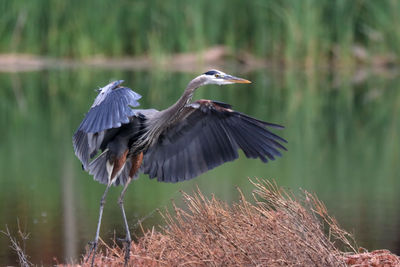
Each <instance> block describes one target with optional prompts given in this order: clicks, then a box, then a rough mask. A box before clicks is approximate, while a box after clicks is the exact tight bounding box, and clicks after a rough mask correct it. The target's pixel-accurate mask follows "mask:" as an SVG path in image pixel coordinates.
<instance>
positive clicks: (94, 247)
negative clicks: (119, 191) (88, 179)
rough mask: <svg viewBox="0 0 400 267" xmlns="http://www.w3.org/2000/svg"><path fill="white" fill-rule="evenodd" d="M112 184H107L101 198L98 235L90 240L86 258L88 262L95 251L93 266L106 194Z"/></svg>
mask: <svg viewBox="0 0 400 267" xmlns="http://www.w3.org/2000/svg"><path fill="white" fill-rule="evenodd" d="M110 186H111V184H108V185H107V188H106V190H105V191H104V194H103V196H102V197H101V200H100V212H99V221H98V222H97V230H96V237H95V238H94V241H93V242H90V245H91V248H90V251H89V254H88V256H87V258H86V262H87V261H88V260H89V258H90V255H91V254H92V253H93V256H92V263H91V266H92V267H93V264H94V256H95V254H96V248H97V243H98V242H99V234H100V225H101V217H103V208H104V204H105V203H106V195H107V193H108V189H110Z"/></svg>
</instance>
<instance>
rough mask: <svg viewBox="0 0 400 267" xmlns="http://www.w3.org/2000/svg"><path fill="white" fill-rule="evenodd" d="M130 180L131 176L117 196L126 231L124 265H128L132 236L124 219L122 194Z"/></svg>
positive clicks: (123, 194)
mask: <svg viewBox="0 0 400 267" xmlns="http://www.w3.org/2000/svg"><path fill="white" fill-rule="evenodd" d="M131 181H132V179H131V178H129V179H128V181H126V184H125V186H124V189H122V192H121V195H120V196H119V199H118V204H119V206H120V207H121V211H122V217H123V218H124V224H125V232H126V237H125V240H124V242H125V263H124V266H125V267H127V266H128V261H129V257H130V250H131V242H132V238H131V232H130V231H129V226H128V221H127V220H126V215H125V209H124V196H125V193H126V189H128V185H129V184H130V182H131Z"/></svg>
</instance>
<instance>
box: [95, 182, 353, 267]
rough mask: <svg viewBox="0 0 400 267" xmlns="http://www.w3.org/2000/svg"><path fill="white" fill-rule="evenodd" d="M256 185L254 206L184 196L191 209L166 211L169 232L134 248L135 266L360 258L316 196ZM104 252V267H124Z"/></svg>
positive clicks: (116, 254) (118, 256)
mask: <svg viewBox="0 0 400 267" xmlns="http://www.w3.org/2000/svg"><path fill="white" fill-rule="evenodd" d="M252 183H253V185H254V186H255V190H254V191H253V197H254V200H255V201H254V203H251V202H249V201H247V200H246V199H245V197H244V196H243V194H242V193H241V191H240V190H239V189H238V192H239V194H240V201H239V202H238V203H235V204H233V205H232V206H229V205H228V204H226V203H225V202H222V201H219V200H217V199H215V198H214V197H212V198H211V199H209V198H206V197H205V196H204V195H203V194H202V193H201V192H200V191H197V192H195V193H194V194H193V196H191V195H189V194H186V193H182V195H183V199H184V201H185V203H186V205H185V207H184V208H179V207H176V206H175V205H174V210H175V212H174V213H175V214H174V215H172V214H171V213H169V212H163V217H164V219H165V222H166V226H165V227H163V228H162V229H161V231H155V230H154V229H153V230H151V231H147V232H146V233H145V234H144V236H143V237H142V238H140V239H139V241H138V242H137V243H132V250H131V260H130V265H131V266H347V265H346V259H347V257H346V256H345V253H344V252H343V251H349V252H351V254H353V253H355V252H356V249H355V248H354V246H353V245H352V244H354V242H353V240H352V238H351V236H350V235H349V234H348V233H347V232H345V231H343V230H342V229H341V228H340V227H339V226H338V224H337V223H336V221H335V220H334V219H333V218H332V217H330V216H329V215H328V214H327V211H326V208H325V206H324V205H323V204H322V203H321V202H320V201H319V200H318V199H317V198H316V197H315V196H314V195H312V194H310V193H308V192H306V191H302V192H301V196H300V197H295V196H294V195H293V194H292V193H290V192H288V191H286V190H284V189H282V188H278V187H277V186H276V185H275V184H273V183H270V182H268V181H265V180H256V181H255V182H254V181H252ZM104 246H105V247H104ZM103 248H105V252H103V253H98V255H97V256H96V260H95V262H96V264H97V265H98V266H120V265H123V260H124V257H123V251H122V250H121V249H120V248H118V247H117V246H113V247H108V246H107V245H106V244H105V243H104V242H103ZM339 248H340V249H339ZM103 251H104V249H103Z"/></svg>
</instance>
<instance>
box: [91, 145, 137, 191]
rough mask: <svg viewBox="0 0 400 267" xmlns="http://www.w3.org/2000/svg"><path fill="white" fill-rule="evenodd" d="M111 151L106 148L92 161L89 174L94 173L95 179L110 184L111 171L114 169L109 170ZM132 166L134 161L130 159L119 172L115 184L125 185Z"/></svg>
mask: <svg viewBox="0 0 400 267" xmlns="http://www.w3.org/2000/svg"><path fill="white" fill-rule="evenodd" d="M110 153H111V152H110V151H109V150H108V149H106V150H104V151H103V153H101V154H100V155H99V156H98V157H97V158H96V159H95V160H93V161H92V162H90V164H89V166H88V171H89V174H91V175H93V179H94V180H96V181H98V182H99V183H102V184H108V182H109V181H108V179H109V172H111V171H112V168H111V169H110V170H109V167H110V163H109V161H108V160H109V159H110ZM107 166H109V167H107ZM131 166H132V163H131V161H130V160H128V161H127V162H126V163H125V164H124V166H123V167H122V170H121V171H120V172H119V173H118V174H117V177H116V179H115V180H114V185H119V184H122V185H124V184H125V183H126V181H128V178H129V170H130V169H131Z"/></svg>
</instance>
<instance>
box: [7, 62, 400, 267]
mask: <svg viewBox="0 0 400 267" xmlns="http://www.w3.org/2000/svg"><path fill="white" fill-rule="evenodd" d="M225 71H226V72H231V73H232V74H236V75H238V76H243V77H245V78H248V79H250V80H252V81H253V82H254V83H253V84H251V85H230V86H224V87H219V86H207V87H204V88H201V89H199V90H198V92H197V93H196V96H195V98H197V99H199V98H208V99H215V100H219V101H223V102H227V103H230V104H232V105H233V106H234V108H235V109H237V110H239V111H242V112H245V113H247V114H250V115H252V116H255V117H257V118H260V119H263V120H267V121H270V122H274V123H280V124H283V125H285V126H286V129H285V130H283V131H281V132H279V134H280V135H282V136H283V137H285V138H286V139H287V140H288V141H289V144H288V146H287V147H288V149H289V151H288V152H286V153H284V157H283V158H280V159H278V160H276V161H274V162H270V163H268V164H263V163H262V162H260V161H257V160H248V159H245V158H244V156H243V154H241V157H240V159H239V160H237V161H235V162H231V163H227V164H225V165H223V166H221V167H218V168H216V169H214V170H212V171H210V172H208V173H206V174H204V175H202V176H201V177H198V178H197V179H194V180H192V181H188V182H184V183H179V184H162V183H158V182H156V181H154V180H149V179H148V178H147V177H146V176H140V179H139V180H138V181H135V182H133V183H132V184H131V186H130V188H129V190H128V193H127V196H126V210H127V216H128V220H129V223H130V226H131V229H132V231H133V232H135V234H136V236H140V233H141V230H139V227H137V225H136V223H137V221H138V219H140V218H143V217H146V219H145V220H144V222H143V226H144V227H147V228H149V227H151V226H153V225H158V224H160V223H161V220H160V216H159V215H157V213H156V212H154V211H155V210H156V209H157V208H161V209H163V208H165V207H170V206H171V205H170V203H171V202H170V200H171V199H175V200H177V202H178V205H179V201H178V200H179V199H180V193H179V190H184V191H186V192H191V191H192V190H194V189H195V188H196V186H198V187H199V188H200V189H201V190H202V191H203V192H204V193H206V194H207V195H210V194H211V193H213V194H215V195H216V196H217V197H218V198H220V199H223V200H226V201H228V202H231V201H235V200H237V199H238V197H237V192H236V189H235V186H239V187H241V188H242V189H243V191H244V192H245V194H247V195H249V193H250V192H251V189H252V186H251V185H250V183H249V182H248V180H247V177H250V178H252V177H261V178H268V179H272V178H273V179H276V181H277V184H278V185H279V186H285V187H289V188H291V189H294V190H297V189H298V188H300V187H301V188H303V189H306V190H308V191H311V192H315V193H316V194H317V195H318V197H319V198H320V199H321V200H322V201H323V202H324V203H325V204H326V206H327V207H328V210H329V212H330V214H331V215H333V216H334V217H336V219H337V220H338V221H339V223H340V224H341V226H343V227H344V228H345V229H346V230H348V231H350V232H353V233H354V235H355V238H356V240H357V241H358V244H359V245H360V246H363V247H365V248H367V249H369V250H372V249H377V248H388V249H390V250H392V251H393V252H395V253H400V196H399V193H398V190H399V189H400V179H399V178H400V161H399V160H400V153H399V149H400V146H399V145H400V144H399V143H400V141H399V135H400V119H399V112H400V90H399V89H400V78H399V77H398V75H388V74H374V73H369V72H361V73H358V74H349V73H348V72H346V71H339V72H338V73H325V72H322V73H314V74H307V73H304V72H301V71H287V72H281V71H280V72H275V71H273V70H261V71H256V72H251V73H247V74H246V73H245V74H243V72H241V71H240V70H229V69H226V70H225ZM196 75H197V73H194V74H187V73H184V74H183V73H169V72H136V71H135V72H131V71H118V70H113V71H110V70H102V69H76V70H63V69H61V70H50V71H40V72H26V73H11V74H10V73H0V86H1V88H0V127H1V130H0V144H1V150H0V229H1V230H4V229H5V225H8V226H9V228H10V230H11V231H13V233H15V234H16V229H17V227H16V224H17V223H16V222H17V219H18V220H19V222H20V225H21V227H22V229H23V230H24V229H26V231H27V232H29V233H30V237H29V240H28V241H27V242H26V248H27V253H28V255H30V256H31V261H32V262H34V263H37V264H45V265H47V264H52V263H53V264H54V263H55V261H54V260H53V258H54V257H55V258H57V259H58V261H59V262H72V261H75V262H76V261H77V260H78V259H79V255H81V253H82V252H83V251H84V246H85V245H86V243H87V242H88V241H90V240H92V239H93V237H94V233H95V227H96V222H97V216H98V205H99V200H100V197H101V195H102V193H103V191H104V189H105V187H104V186H103V185H100V184H98V183H96V182H94V181H93V179H92V177H91V176H89V175H88V174H87V173H85V172H83V171H82V169H81V166H80V164H79V161H78V159H77V158H76V157H75V156H74V153H73V150H72V141H71V138H72V134H73V132H74V131H75V129H76V128H77V126H78V125H79V123H80V121H81V120H82V118H83V115H84V113H85V112H87V110H88V108H89V106H90V105H91V103H92V101H93V99H94V97H95V95H96V93H95V92H94V89H95V88H98V87H101V86H104V85H105V84H107V83H108V82H109V81H110V80H114V79H115V80H116V79H123V80H125V85H127V86H129V87H131V88H132V89H134V90H135V91H136V92H138V93H140V94H141V95H142V96H143V98H142V100H141V105H142V107H144V108H148V107H155V108H157V109H162V108H165V107H167V106H168V105H170V104H172V103H174V101H175V100H176V99H177V98H178V97H179V96H180V94H181V93H182V91H183V89H184V88H185V86H186V84H187V82H188V81H189V80H190V79H192V78H193V77H194V76H196ZM120 190H121V188H113V189H112V190H111V193H110V194H109V196H108V199H107V203H106V207H105V212H104V217H103V218H104V219H103V224H102V231H101V236H102V237H103V239H105V240H110V238H112V237H113V235H114V231H116V233H117V236H122V233H123V224H122V218H121V215H120V210H119V207H118V205H117V197H118V194H119V192H120ZM249 197H250V196H249ZM15 261H16V257H15V255H14V253H13V251H12V250H11V249H10V248H9V241H8V240H7V238H6V237H5V236H3V235H0V265H2V266H3V265H7V264H15Z"/></svg>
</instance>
